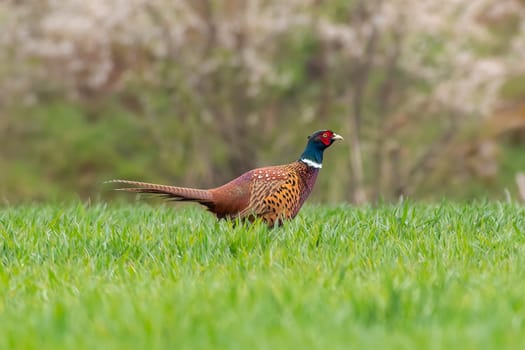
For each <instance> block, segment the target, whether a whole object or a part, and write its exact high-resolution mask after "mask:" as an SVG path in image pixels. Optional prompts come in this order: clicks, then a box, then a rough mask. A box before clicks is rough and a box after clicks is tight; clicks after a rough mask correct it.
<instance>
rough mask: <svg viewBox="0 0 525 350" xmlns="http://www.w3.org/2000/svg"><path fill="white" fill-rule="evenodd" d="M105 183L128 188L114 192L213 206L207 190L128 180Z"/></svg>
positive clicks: (117, 189) (210, 195)
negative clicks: (148, 195) (152, 195)
mask: <svg viewBox="0 0 525 350" xmlns="http://www.w3.org/2000/svg"><path fill="white" fill-rule="evenodd" d="M106 183H117V184H123V185H128V186H129V187H122V188H116V189H115V190H116V191H126V192H135V193H150V194H158V195H161V196H163V197H165V198H167V199H168V200H173V201H190V202H198V203H200V204H203V205H206V206H207V207H211V206H213V197H212V194H211V193H210V191H208V190H199V189H195V188H187V187H176V186H166V185H157V184H152V183H148V182H140V181H129V180H110V181H106Z"/></svg>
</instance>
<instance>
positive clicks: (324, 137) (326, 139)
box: [319, 131, 333, 146]
mask: <svg viewBox="0 0 525 350" xmlns="http://www.w3.org/2000/svg"><path fill="white" fill-rule="evenodd" d="M332 136H333V133H331V132H329V131H325V132H323V133H322V134H321V135H319V140H320V141H321V142H322V143H323V144H324V145H325V146H330V144H331V143H332Z"/></svg>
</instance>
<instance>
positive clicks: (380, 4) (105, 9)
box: [0, 0, 525, 204]
mask: <svg viewBox="0 0 525 350" xmlns="http://www.w3.org/2000/svg"><path fill="white" fill-rule="evenodd" d="M322 128H330V129H333V130H334V131H336V132H337V133H339V134H341V135H343V136H344V137H345V141H344V142H343V143H338V144H336V145H335V146H334V147H332V148H331V149H329V150H328V151H327V153H326V155H325V162H324V163H325V164H324V167H323V171H322V173H321V176H320V177H319V180H318V184H317V187H316V189H315V191H314V198H315V199H314V201H333V202H337V201H347V202H351V203H356V204H360V203H367V202H375V201H378V200H384V201H395V200H397V199H398V198H399V197H400V196H404V197H411V198H414V199H417V200H441V199H442V198H449V199H453V200H470V199H474V198H492V199H504V198H506V197H509V196H510V197H511V198H513V199H521V200H523V199H525V175H523V174H522V172H525V152H524V151H525V1H522V0H521V1H518V0H470V1H464V0H442V1H435V0H388V1H387V0H384V1H381V0H326V1H323V0H287V1H282V0H222V1H220V0H89V1H86V0H39V1H10V0H4V1H1V2H0V202H1V203H3V204H14V203H20V202H27V201H46V200H67V199H70V198H77V197H80V198H82V199H89V198H98V197H99V196H101V194H102V196H104V198H106V197H108V198H109V196H111V195H110V194H108V193H107V192H106V190H105V187H104V186H103V185H101V182H103V181H104V180H107V179H112V178H127V179H135V180H141V181H149V182H160V183H167V184H177V185H181V186H194V187H209V186H215V185H219V184H222V183H223V182H226V181H228V180H230V179H231V178H233V177H235V176H237V175H239V174H240V173H242V172H244V171H246V170H249V169H251V168H254V167H257V166H263V165H273V164H283V163H288V162H291V161H293V160H295V159H297V157H298V156H299V155H300V153H301V152H302V150H303V148H304V145H305V143H306V137H307V136H308V135H309V134H310V133H311V132H312V131H314V130H317V129H322Z"/></svg>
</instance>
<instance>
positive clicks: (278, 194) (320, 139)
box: [109, 130, 343, 227]
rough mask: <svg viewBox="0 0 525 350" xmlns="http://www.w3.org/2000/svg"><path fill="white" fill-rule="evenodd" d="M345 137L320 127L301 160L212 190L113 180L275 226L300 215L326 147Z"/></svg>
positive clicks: (249, 174)
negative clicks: (258, 219)
mask: <svg viewBox="0 0 525 350" xmlns="http://www.w3.org/2000/svg"><path fill="white" fill-rule="evenodd" d="M342 139H343V138H342V137H341V136H340V135H337V134H336V133H334V132H333V131H330V130H320V131H317V132H315V133H313V134H312V135H311V136H309V137H308V142H307V144H306V148H305V150H304V152H303V154H302V155H301V157H300V158H299V160H297V161H295V162H293V163H290V164H286V165H278V166H270V167H264V168H257V169H253V170H250V171H248V172H246V173H244V174H242V175H241V176H239V177H238V178H236V179H233V180H232V181H230V182H228V183H227V184H225V185H222V186H220V187H216V188H212V189H208V190H201V189H194V188H186V187H175V186H165V185H157V184H151V183H145V182H138V181H128V180H111V181H109V182H114V183H120V184H124V185H128V186H129V187H125V188H118V189H117V190H120V191H129V192H137V193H153V194H159V195H162V196H164V197H167V198H168V199H171V200H176V201H191V202H197V203H200V204H202V205H204V206H206V207H207V208H208V210H209V211H211V212H212V213H214V214H215V215H216V216H217V217H218V218H219V219H223V218H229V219H235V218H239V219H241V220H248V221H250V222H251V221H254V220H255V219H257V218H260V219H261V220H262V221H264V222H265V223H266V224H267V225H268V226H270V227H273V226H274V225H282V223H283V221H284V220H287V219H293V218H294V217H295V216H296V215H297V213H298V212H299V209H300V208H301V206H302V205H303V203H304V201H305V200H306V198H307V197H308V195H309V194H310V192H312V188H313V187H314V184H315V180H316V179H317V175H318V174H319V169H321V167H322V162H323V152H324V150H325V149H326V148H328V147H330V145H332V143H333V142H334V141H336V140H342Z"/></svg>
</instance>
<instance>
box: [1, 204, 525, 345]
mask: <svg viewBox="0 0 525 350" xmlns="http://www.w3.org/2000/svg"><path fill="white" fill-rule="evenodd" d="M0 234H1V236H0V262H1V265H0V348H1V349H73V348H75V349H95V348H96V349H109V348H111V349H167V348H169V349H269V348H272V349H349V348H355V349H380V348H382V349H445V348H456V349H459V348H461V349H505V348H506V349H518V348H525V268H524V266H525V208H524V207H523V206H520V205H518V204H514V203H502V202H474V203H468V204H454V203H450V202H441V203H437V204H415V203H408V202H403V203H398V204H396V205H390V204H383V205H378V206H364V207H358V208H356V207H351V206H347V205H341V206H314V205H310V206H307V207H306V208H305V209H303V210H302V211H301V213H300V215H299V216H298V217H297V218H296V220H294V221H292V222H289V223H287V224H286V225H285V226H284V227H282V228H279V229H274V230H269V229H267V228H266V227H264V226H263V225H261V224H255V225H252V226H243V225H233V223H232V222H227V221H221V222H217V221H216V220H215V219H214V218H213V217H212V216H211V215H210V214H208V213H206V212H205V211H203V210H200V209H198V208H196V207H192V206H176V207H175V208H174V207H173V206H169V205H166V206H150V205H148V204H142V203H140V204H139V203H136V204H122V203H108V204H103V203H95V204H81V203H68V204H60V205H58V204H34V205H22V206H11V207H9V206H8V207H5V208H3V209H0Z"/></svg>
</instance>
